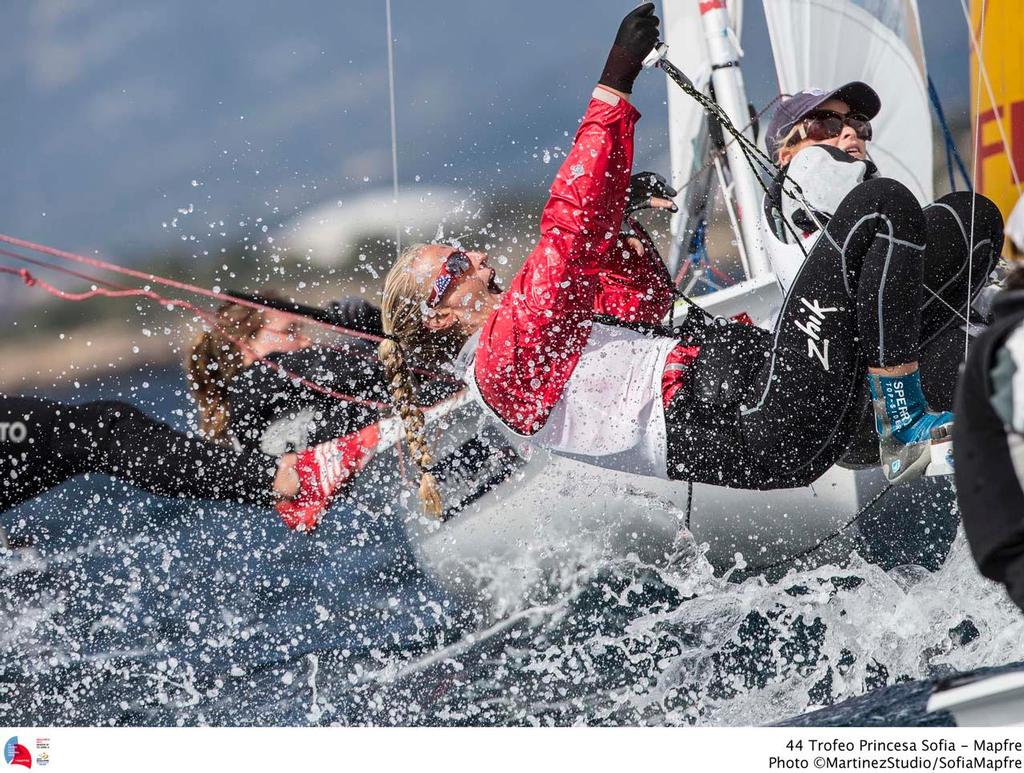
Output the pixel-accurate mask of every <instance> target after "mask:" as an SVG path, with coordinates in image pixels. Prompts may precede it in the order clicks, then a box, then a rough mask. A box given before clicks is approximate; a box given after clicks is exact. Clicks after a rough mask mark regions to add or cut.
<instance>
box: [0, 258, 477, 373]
mask: <svg viewBox="0 0 1024 773" xmlns="http://www.w3.org/2000/svg"><path fill="white" fill-rule="evenodd" d="M0 255H4V256H6V257H8V258H13V259H14V260H20V261H23V262H25V263H29V264H31V265H34V266H38V267H40V268H44V269H47V270H50V271H57V272H59V273H62V274H67V275H69V276H74V277H77V278H79V279H84V280H86V281H87V282H92V283H93V284H96V285H99V286H104V285H105V286H106V287H107V288H108V289H114V290H131V289H133V288H130V287H127V286H125V285H119V284H117V283H115V282H112V281H110V280H109V279H99V278H97V277H94V276H91V275H89V274H85V273H82V272H79V271H75V270H74V269H70V268H68V267H67V266H61V265H59V264H57V263H47V262H46V261H44V260H38V259H36V258H30V257H29V256H27V255H22V254H20V253H17V252H12V251H11V250H6V249H3V248H0ZM5 273H10V272H5ZM153 296H155V297H158V298H160V299H161V301H160V302H161V303H164V304H167V305H168V306H181V307H189V308H193V307H192V306H191V304H189V303H188V302H186V301H183V300H181V299H179V298H168V297H167V296H165V295H159V294H157V293H153ZM228 302H229V303H235V302H240V299H236V298H235V297H234V296H228ZM240 305H243V304H241V303H240ZM244 305H250V306H255V307H256V308H258V309H263V310H266V309H270V310H273V311H276V312H282V313H286V314H288V315H289V316H297V317H298V318H299V319H300V320H302V321H303V322H304V323H309V322H315V321H316V320H314V319H312V318H310V317H307V316H305V315H303V314H298V315H291V314H290V313H288V312H283V311H282V310H281V309H277V308H273V307H271V306H263V305H262V304H259V303H255V304H244ZM203 319H204V320H205V321H206V322H207V323H208V324H209V325H210V326H212V327H213V328H215V329H217V330H219V331H220V332H221V333H223V334H224V335H225V337H227V338H229V339H230V338H231V334H230V333H229V332H228V331H227V329H226V328H225V327H224V326H223V325H221V324H220V323H219V322H214V321H213V320H212V319H211V318H209V317H203ZM317 346H319V347H321V348H324V349H330V350H331V351H335V352H344V353H345V354H348V355H351V356H354V357H358V358H359V359H362V360H366V361H372V362H379V359H378V357H377V355H376V354H371V353H369V352H363V351H362V350H360V349H353V348H351V347H350V346H348V345H347V344H346V345H342V346H339V345H334V344H330V343H324V342H322V341H318V342H317ZM260 359H261V361H262V358H260ZM411 370H412V372H413V373H415V374H416V375H418V376H423V377H425V378H430V379H431V380H433V381H445V382H448V383H452V384H461V383H462V381H461V380H460V379H457V378H455V377H454V376H451V375H449V374H446V373H438V372H436V371H432V370H428V369H426V368H419V367H415V366H414V367H412V368H411ZM296 378H298V376H296Z"/></svg>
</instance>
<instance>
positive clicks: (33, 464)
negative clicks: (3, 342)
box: [0, 395, 275, 512]
mask: <svg viewBox="0 0 1024 773" xmlns="http://www.w3.org/2000/svg"><path fill="white" fill-rule="evenodd" d="M274 471H275V462H274V460H273V459H272V458H270V457H267V456H264V455H263V454H260V453H254V452H242V453H239V452H236V451H234V450H233V449H232V448H226V447H224V446H219V445H216V444H214V443H210V442H208V441H205V440H201V439H198V438H189V437H187V436H186V435H183V434H182V433H180V432H177V431H175V430H174V429H172V428H171V427H169V426H168V425H166V424H164V423H162V422H159V421H157V420H156V419H153V418H151V417H149V416H147V415H146V414H144V413H143V412H142V411H140V410H138V409H137V408H134V407H133V406H131V405H129V404H128V403H122V402H115V401H100V402H92V403H84V404H82V405H65V404H63V403H57V402H54V401H52V400H45V399H41V398H36V397H8V396H5V395H0V512H2V511H4V510H7V509H9V508H11V507H13V506H15V505H17V504H19V503H21V502H24V501H25V500H26V499H29V498H31V497H33V496H35V495H37V494H39V493H41V492H43V491H46V490H47V489H49V488H52V487H54V486H56V485H59V484H60V483H63V482H64V481H66V480H68V479H69V478H73V477H74V476H76V475H82V474H84V473H90V472H97V473H104V474H106V475H111V476H113V477H115V478H117V479H119V480H123V481H125V482H127V483H130V484H132V485H133V486H138V487H139V488H142V489H145V490H147V491H151V492H153V493H154V494H159V495H161V496H168V497H173V496H184V497H192V498H196V499H226V500H237V501H241V502H247V503H251V504H256V505H270V504H271V503H272V502H273V495H272V487H273V482H274Z"/></svg>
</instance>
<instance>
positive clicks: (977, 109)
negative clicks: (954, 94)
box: [960, 0, 1020, 362]
mask: <svg viewBox="0 0 1024 773" xmlns="http://www.w3.org/2000/svg"><path fill="white" fill-rule="evenodd" d="M964 1H965V0H960V2H961V4H963V3H964ZM965 7H966V6H965ZM987 7H988V0H981V31H980V35H979V38H980V40H979V44H978V47H977V49H976V56H975V59H977V60H978V77H977V82H976V83H975V91H976V92H977V100H976V102H975V105H974V143H975V144H974V154H973V155H974V159H973V160H974V165H973V168H972V169H971V191H972V193H971V238H970V241H969V242H968V244H967V291H966V292H967V306H966V307H965V308H966V309H967V316H968V317H969V316H970V314H971V288H972V287H973V286H974V282H973V277H972V272H973V270H974V213H975V210H976V209H977V203H978V194H977V193H974V191H976V190H977V189H978V163H979V159H978V156H980V155H981V154H980V153H978V148H979V147H980V146H981V137H979V136H978V132H979V131H980V130H981V75H982V72H983V71H984V67H985V60H984V54H985V11H986V9H987ZM967 22H968V24H967V26H968V27H970V26H971V24H970V19H969V18H968V20H967ZM971 40H972V41H973V40H974V30H973V29H971ZM992 107H993V109H995V100H994V99H993V100H992ZM996 115H997V116H998V113H996ZM996 123H1001V121H999V120H997V121H996ZM1001 131H1002V130H1001V129H1000V132H1001ZM1004 147H1005V148H1006V152H1007V154H1009V152H1010V148H1009V146H1008V145H1006V146H1004ZM1009 162H1010V169H1013V166H1014V164H1013V158H1012V157H1010V158H1009ZM1014 180H1015V181H1016V172H1014ZM1017 192H1018V193H1019V192H1020V182H1019V181H1017ZM970 346H971V326H970V323H968V325H967V327H966V329H965V330H964V362H966V361H967V352H968V350H969V349H970Z"/></svg>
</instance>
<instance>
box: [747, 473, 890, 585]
mask: <svg viewBox="0 0 1024 773" xmlns="http://www.w3.org/2000/svg"><path fill="white" fill-rule="evenodd" d="M893 488H894V484H892V483H887V484H886V485H885V487H884V488H883V489H882V490H881V491H879V492H878V493H877V494H875V495H874V496H873V497H871V499H869V500H868V503H867V504H866V505H864V506H863V507H862V508H861V509H860V510H858V511H857V512H856V513H855V514H854V515H853V517H852V518H851V519H850V520H849V521H847V522H846V523H845V524H843V526H842V527H841V528H839V529H836V530H835V531H834V532H832V533H831V534H829V535H828V536H827V537H822V538H821V539H820V540H818V541H817V542H815V543H814V544H813V545H812V546H811V547H809V548H806V549H804V550H802V551H800V552H799V553H797V554H796V555H795V556H787V557H786V558H783V559H780V560H778V561H775V562H773V563H771V564H768V566H761V567H758V568H757V570H756V571H758V572H767V571H768V570H769V569H775V568H776V567H779V566H782V565H783V564H787V563H790V562H796V561H799V560H800V559H802V558H807V557H808V556H810V555H811V553H813V552H814V551H816V550H817V549H818V548H820V547H822V546H823V545H824V544H825V543H826V542H829V541H830V540H834V539H835V538H836V537H839V536H841V535H842V534H843V532H845V531H846V530H847V529H849V528H850V527H851V526H853V525H854V524H856V523H857V521H859V520H860V519H861V518H862V517H863V516H864V515H866V514H867V512H868V510H870V509H871V508H872V507H874V506H875V505H876V504H878V503H879V502H880V501H882V498H883V497H884V496H885V495H886V494H888V493H889V492H890V491H892V490H893Z"/></svg>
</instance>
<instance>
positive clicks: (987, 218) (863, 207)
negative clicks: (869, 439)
mask: <svg viewBox="0 0 1024 773" xmlns="http://www.w3.org/2000/svg"><path fill="white" fill-rule="evenodd" d="M968 203H969V199H968ZM961 206H962V205H961ZM958 208H959V207H958ZM940 209H941V213H946V212H948V210H946V209H944V208H940ZM941 213H936V214H934V215H933V214H929V213H924V212H922V209H921V207H920V206H919V205H918V203H917V200H916V198H915V197H914V196H913V194H912V193H911V192H910V191H909V190H907V188H906V187H905V186H903V185H902V184H900V183H899V182H896V181H895V180H891V179H887V178H876V179H872V180H867V181H865V182H863V183H861V184H859V185H857V186H856V187H855V188H854V189H853V190H852V191H851V192H850V193H849V194H848V195H847V196H846V197H845V198H844V199H843V200H842V203H841V204H840V205H839V206H838V208H837V210H836V212H835V213H834V214H833V215H832V216H831V219H830V220H829V221H828V223H827V225H826V226H825V231H824V233H823V234H822V235H821V236H819V237H818V239H817V241H816V242H815V243H814V246H813V247H812V249H811V250H810V252H809V255H808V257H807V260H806V261H805V262H804V263H803V265H802V267H801V269H800V271H799V273H798V275H797V277H796V279H795V280H794V282H793V285H792V287H791V288H790V291H789V293H788V295H787V296H786V299H785V302H784V304H783V308H782V312H781V314H780V316H779V320H778V322H777V323H776V326H775V330H774V332H771V333H769V332H767V331H764V330H759V329H757V328H753V327H751V326H748V325H726V326H721V327H720V326H713V327H710V328H707V329H706V330H700V331H698V332H697V339H698V340H695V341H694V342H695V343H699V344H701V350H700V355H699V356H698V358H697V360H696V362H695V363H694V365H693V368H692V377H691V378H690V379H688V381H687V383H686V386H685V387H684V388H683V389H681V390H680V391H679V393H678V394H677V395H676V396H675V398H674V399H673V401H672V403H671V404H670V405H669V406H668V408H667V410H666V423H667V429H668V453H669V473H670V475H671V476H672V477H677V478H680V479H685V480H693V481H697V482H703V483H711V484H716V485H727V486H735V487H741V488H756V489H764V488H782V487H787V486H800V485H806V484H808V483H810V482H812V481H814V480H815V479H816V478H818V477H819V476H820V475H821V474H823V473H824V472H825V470H827V469H828V468H829V467H831V466H832V465H833V464H835V463H836V462H837V461H838V460H839V459H840V458H841V457H842V455H843V453H844V452H845V451H846V449H847V447H848V446H849V444H850V442H851V439H852V438H853V437H854V436H855V435H856V434H857V432H858V430H859V427H860V426H861V425H862V423H863V422H864V421H865V412H866V411H867V410H869V408H868V402H867V400H866V397H865V394H866V391H867V389H866V379H865V368H866V367H868V366H874V367H888V366H892V365H899V364H902V363H907V362H912V361H914V360H917V359H918V358H919V352H920V349H921V345H922V343H923V342H929V341H930V339H931V338H932V337H934V336H936V335H938V334H939V333H941V332H942V331H943V330H944V329H946V328H948V327H949V326H950V323H951V322H952V321H953V320H954V319H955V318H956V313H955V312H954V311H953V310H951V309H950V308H949V307H948V306H946V305H945V304H941V303H939V302H938V301H936V302H935V303H934V304H933V303H927V304H926V303H925V300H926V299H925V298H924V297H923V295H924V283H925V282H926V281H927V282H928V283H929V284H934V285H935V288H934V289H935V290H936V292H939V293H941V294H942V295H943V297H944V298H946V299H947V302H948V303H949V304H950V305H952V306H953V308H954V309H963V308H965V307H966V300H967V298H966V253H967V249H966V247H964V246H959V245H962V244H963V242H962V240H961V241H960V242H958V244H957V246H956V247H953V246H950V245H952V244H954V243H953V241H952V237H946V236H943V235H941V234H939V235H933V234H932V232H931V227H932V223H933V221H934V222H938V220H939V215H940V214H941ZM947 230H948V229H947ZM975 234H976V236H975V243H976V245H979V243H980V242H984V245H979V246H977V247H976V250H975V260H976V264H975V267H974V269H973V270H972V273H973V278H974V279H975V280H976V284H977V286H979V287H980V285H981V283H983V282H984V280H985V278H986V277H987V276H988V273H989V271H990V269H991V265H992V262H993V260H994V256H995V255H996V254H997V252H996V250H997V249H998V247H994V246H993V245H1000V244H1001V242H1002V239H1001V234H1002V219H1001V218H1000V217H999V212H998V210H996V209H995V207H994V205H992V204H991V202H989V201H988V200H987V199H983V198H981V197H979V199H978V204H977V209H976V212H975ZM957 236H958V238H959V234H958V235H957ZM932 240H934V241H935V244H934V245H932ZM926 262H927V263H928V271H927V272H925V270H924V268H923V266H924V264H925V263H926ZM926 277H927V278H926ZM929 297H931V296H930V294H929ZM923 320H926V321H925V322H923ZM936 407H938V406H936ZM871 431H872V433H873V430H871ZM875 448H876V449H877V441H875ZM876 454H877V451H876ZM876 458H877V456H876Z"/></svg>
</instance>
